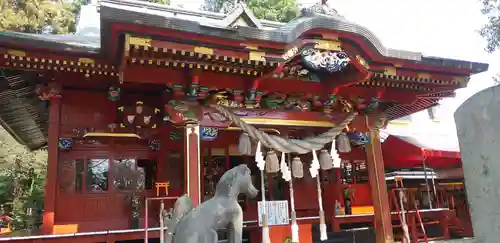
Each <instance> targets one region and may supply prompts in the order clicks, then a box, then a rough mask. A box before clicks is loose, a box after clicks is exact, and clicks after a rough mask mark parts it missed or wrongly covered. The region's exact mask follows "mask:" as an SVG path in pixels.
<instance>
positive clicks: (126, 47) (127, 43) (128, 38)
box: [123, 34, 130, 57]
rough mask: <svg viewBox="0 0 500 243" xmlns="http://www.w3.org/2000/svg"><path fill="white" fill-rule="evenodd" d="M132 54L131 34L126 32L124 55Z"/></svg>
mask: <svg viewBox="0 0 500 243" xmlns="http://www.w3.org/2000/svg"><path fill="white" fill-rule="evenodd" d="M129 55H130V34H125V45H124V47H123V56H124V57H128V56H129Z"/></svg>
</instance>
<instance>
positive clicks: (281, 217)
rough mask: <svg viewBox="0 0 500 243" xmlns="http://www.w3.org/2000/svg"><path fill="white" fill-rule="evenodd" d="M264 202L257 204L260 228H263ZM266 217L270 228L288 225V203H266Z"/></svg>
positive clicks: (285, 201)
mask: <svg viewBox="0 0 500 243" xmlns="http://www.w3.org/2000/svg"><path fill="white" fill-rule="evenodd" d="M263 206H264V205H263V204H262V201H259V203H258V204H257V208H258V214H259V226H262V212H263V211H264V207H263ZM266 215H267V223H268V225H269V226H273V225H288V224H289V222H290V216H289V211H288V201H287V200H280V201H266Z"/></svg>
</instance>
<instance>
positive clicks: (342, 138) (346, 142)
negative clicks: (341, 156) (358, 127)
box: [337, 133, 351, 153]
mask: <svg viewBox="0 0 500 243" xmlns="http://www.w3.org/2000/svg"><path fill="white" fill-rule="evenodd" d="M337 147H338V149H339V152H341V153H349V152H351V140H350V139H349V137H348V136H347V134H345V133H341V134H339V136H338V137H337Z"/></svg>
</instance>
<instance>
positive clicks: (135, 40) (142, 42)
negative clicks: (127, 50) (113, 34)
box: [129, 36, 152, 47]
mask: <svg viewBox="0 0 500 243" xmlns="http://www.w3.org/2000/svg"><path fill="white" fill-rule="evenodd" d="M151 42H152V40H151V39H148V38H140V37H132V36H131V37H130V38H129V43H130V45H136V46H144V47H151Z"/></svg>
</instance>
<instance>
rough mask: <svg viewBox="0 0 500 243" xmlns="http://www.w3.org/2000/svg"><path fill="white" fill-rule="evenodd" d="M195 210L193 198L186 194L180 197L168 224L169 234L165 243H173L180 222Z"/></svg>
mask: <svg viewBox="0 0 500 243" xmlns="http://www.w3.org/2000/svg"><path fill="white" fill-rule="evenodd" d="M192 209H193V202H192V201H191V198H190V197H189V196H188V195H187V194H184V195H183V196H182V197H179V198H178V199H177V201H175V204H174V210H173V212H172V217H171V218H170V220H169V221H168V222H167V233H166V234H165V243H172V241H173V238H174V234H175V230H176V228H177V225H178V224H179V221H181V219H182V217H184V216H185V215H186V214H187V213H189V211H191V210H192Z"/></svg>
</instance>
